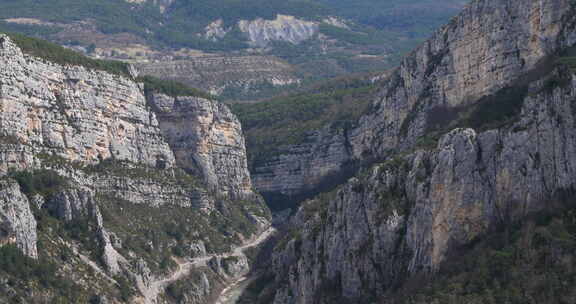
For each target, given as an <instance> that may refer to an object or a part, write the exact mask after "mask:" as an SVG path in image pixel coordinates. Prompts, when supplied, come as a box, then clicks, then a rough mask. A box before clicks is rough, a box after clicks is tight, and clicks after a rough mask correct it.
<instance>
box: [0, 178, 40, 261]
mask: <svg viewBox="0 0 576 304" xmlns="http://www.w3.org/2000/svg"><path fill="white" fill-rule="evenodd" d="M30 208H31V206H30V202H29V201H28V198H27V197H26V195H24V194H23V193H22V192H21V191H20V186H19V185H18V183H17V182H16V181H15V180H12V179H7V178H4V179H2V180H0V246H4V245H6V244H15V245H16V246H17V247H18V248H20V249H21V250H22V252H23V253H24V254H25V255H27V256H29V257H31V258H37V257H38V249H37V248H36V241H37V239H38V237H37V234H36V219H35V218H34V215H33V214H32V211H31V209H30Z"/></svg>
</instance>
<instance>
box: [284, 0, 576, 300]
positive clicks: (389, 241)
mask: <svg viewBox="0 0 576 304" xmlns="http://www.w3.org/2000/svg"><path fill="white" fill-rule="evenodd" d="M574 16H575V15H574V4H573V3H572V2H570V1H562V0H549V1H528V2H526V1H514V0H510V1H492V0H477V1H473V2H472V3H471V4H470V5H469V6H468V7H467V8H466V9H465V10H464V11H463V12H462V13H461V14H460V15H459V16H457V17H455V18H454V19H453V20H452V21H451V22H450V24H448V25H446V26H445V27H444V28H442V29H440V30H439V31H438V32H437V33H436V34H435V35H434V36H433V37H432V38H431V39H430V40H429V41H427V42H426V43H425V44H424V45H423V46H422V47H421V48H419V49H417V50H416V51H415V52H413V53H412V54H411V55H410V56H408V57H407V58H406V59H405V60H404V62H403V64H402V65H401V66H400V67H399V68H398V70H397V71H396V72H395V73H394V74H393V75H392V76H391V77H390V78H389V80H388V84H387V85H386V86H385V87H384V88H383V89H382V90H381V91H380V93H379V97H378V98H377V99H376V100H375V101H374V104H373V107H372V109H371V111H370V113H367V114H366V115H365V116H364V117H362V119H361V120H360V122H359V124H358V127H357V128H355V129H353V130H351V131H350V133H349V137H348V138H349V142H350V143H351V150H352V151H353V152H352V153H351V155H354V156H353V157H358V158H360V159H364V160H366V159H372V161H373V162H375V163H376V164H374V165H371V166H368V167H367V168H365V169H363V170H362V171H361V172H360V173H359V174H358V175H357V176H356V177H354V178H352V179H350V180H349V181H348V182H346V183H345V184H344V185H342V186H340V187H339V188H338V189H337V190H335V191H333V192H330V193H328V194H323V195H320V196H318V197H316V198H315V199H313V200H310V201H307V202H305V203H303V205H302V206H301V207H300V208H299V210H298V213H297V214H296V216H294V218H293V219H292V221H291V224H290V227H291V228H292V229H291V231H289V232H288V234H287V236H286V237H285V239H284V241H282V242H281V243H280V244H279V245H278V246H277V247H276V252H275V253H274V258H273V265H274V271H273V272H274V273H276V274H277V275H276V286H277V288H276V291H275V296H274V303H276V304H280V303H298V304H303V303H370V302H371V301H372V302H373V301H385V300H384V299H386V295H388V294H389V293H391V292H393V291H394V290H395V288H397V287H399V286H402V284H403V283H404V282H406V281H407V280H408V279H410V278H412V277H414V276H415V275H416V274H426V275H428V274H434V273H435V272H436V271H438V270H439V269H440V268H441V266H442V265H443V263H444V262H446V261H447V259H448V257H449V256H450V255H451V254H453V253H456V252H458V250H461V249H462V248H466V246H469V245H470V244H472V243H473V242H474V241H476V240H479V239H482V237H484V236H486V235H487V234H489V233H491V232H493V231H495V230H497V229H498V228H499V227H506V226H509V225H512V223H514V222H516V221H517V220H520V219H523V218H525V217H527V216H528V215H530V214H534V213H535V212H538V211H541V210H545V209H548V208H552V209H553V208H557V204H556V203H555V199H556V198H557V197H559V196H563V195H564V194H565V193H573V191H574V189H575V186H576V185H575V184H574V181H575V180H576V179H575V177H576V171H575V165H576V163H575V160H576V155H575V154H574V153H575V152H576V138H575V136H574V134H576V132H575V131H576V130H575V129H574V128H575V126H576V125H575V122H576V111H575V109H576V106H575V101H576V89H575V88H576V77H575V76H574V71H573V69H569V68H568V67H566V66H558V64H557V60H558V59H557V58H558V57H561V56H565V54H567V52H568V53H569V51H568V50H569V49H570V48H571V47H572V46H573V45H574V43H575V42H576V41H575V39H576V27H575V24H576V23H575V20H574ZM505 37H508V38H505ZM503 113H504V114H503ZM505 113H508V115H506V114H505ZM436 139H437V140H436ZM308 169H309V170H314V168H313V167H312V166H309V167H308ZM386 303H387V302H386ZM390 303H392V302H390Z"/></svg>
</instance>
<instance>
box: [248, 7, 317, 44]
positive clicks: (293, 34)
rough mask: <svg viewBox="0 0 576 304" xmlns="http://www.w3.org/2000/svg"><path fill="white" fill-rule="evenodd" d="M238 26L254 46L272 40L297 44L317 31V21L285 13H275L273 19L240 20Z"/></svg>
mask: <svg viewBox="0 0 576 304" xmlns="http://www.w3.org/2000/svg"><path fill="white" fill-rule="evenodd" d="M238 27H239V28H240V31H241V32H243V33H245V34H246V35H247V36H248V41H249V42H250V44H251V45H253V46H256V47H265V46H267V45H268V44H269V43H270V42H273V41H286V42H290V43H292V44H299V43H300V42H302V41H304V40H307V39H310V38H312V37H314V35H316V34H317V33H318V23H316V22H311V21H305V20H299V19H297V18H295V17H294V16H286V15H277V16H276V19H275V20H264V19H256V20H251V21H247V20H241V21H240V22H239V23H238Z"/></svg>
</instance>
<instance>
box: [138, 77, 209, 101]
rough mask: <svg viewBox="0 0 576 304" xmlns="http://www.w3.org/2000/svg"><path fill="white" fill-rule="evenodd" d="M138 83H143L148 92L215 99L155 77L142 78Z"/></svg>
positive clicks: (178, 83) (204, 93)
mask: <svg viewBox="0 0 576 304" xmlns="http://www.w3.org/2000/svg"><path fill="white" fill-rule="evenodd" d="M136 81H139V82H143V83H144V88H145V90H146V92H151V93H152V92H153V93H162V94H166V95H168V96H172V97H178V96H193V97H201V98H205V99H214V96H212V95H210V94H208V93H206V92H204V91H201V90H198V89H194V88H190V87H188V86H186V85H185V84H182V83H180V82H177V81H174V80H165V79H160V78H156V77H153V76H141V77H138V78H137V79H136Z"/></svg>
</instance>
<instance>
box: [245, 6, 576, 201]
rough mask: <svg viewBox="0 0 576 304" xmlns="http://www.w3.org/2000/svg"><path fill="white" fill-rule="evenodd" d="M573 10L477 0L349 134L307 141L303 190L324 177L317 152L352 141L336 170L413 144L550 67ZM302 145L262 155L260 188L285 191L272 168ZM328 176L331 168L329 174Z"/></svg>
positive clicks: (571, 39) (389, 84)
mask: <svg viewBox="0 0 576 304" xmlns="http://www.w3.org/2000/svg"><path fill="white" fill-rule="evenodd" d="M574 16H575V14H574V7H573V4H571V2H570V1H567V0H546V1H537V2H534V1H532V2H529V3H527V2H525V1H492V0H478V1H473V2H472V3H471V4H469V5H468V6H467V7H466V8H465V9H464V11H463V12H462V13H461V14H459V15H458V16H456V17H454V18H453V19H452V20H451V21H450V23H449V24H447V25H446V26H444V27H442V28H441V29H440V30H438V31H437V32H436V33H435V34H434V35H433V36H432V37H431V38H430V39H429V40H428V41H426V42H425V43H424V44H423V45H422V46H420V47H419V48H418V49H416V50H415V51H414V52H412V53H411V54H410V55H409V56H407V57H406V58H405V59H404V60H403V62H402V64H401V65H400V67H398V68H397V69H396V70H395V71H394V72H393V73H392V74H391V75H390V76H388V77H387V80H386V81H384V85H383V86H382V88H381V90H379V92H378V93H377V94H376V96H375V97H374V102H373V105H372V107H371V108H370V109H369V111H368V112H367V113H366V114H365V115H363V116H362V117H361V119H360V120H359V122H358V125H357V126H356V127H354V128H351V129H350V130H349V131H348V132H347V136H346V137H343V136H341V134H338V133H330V132H325V135H324V136H322V137H319V138H317V139H316V140H315V142H314V143H307V145H309V146H314V147H316V148H315V149H314V150H305V151H302V152H303V153H302V154H299V155H298V159H299V160H301V161H300V164H299V166H300V167H301V168H303V170H301V171H300V172H295V173H296V174H295V176H292V177H291V178H292V179H295V180H302V181H304V182H303V184H306V185H308V187H307V189H303V191H308V189H309V188H314V187H319V186H320V185H319V182H318V181H321V180H322V179H323V178H322V176H321V175H322V174H318V173H319V172H323V168H325V167H326V166H327V165H326V164H325V163H321V165H318V164H319V162H317V161H316V160H315V154H316V153H317V152H316V151H325V150H328V149H330V148H331V147H334V146H335V145H339V146H344V145H348V146H349V147H348V151H349V153H347V154H346V153H340V155H339V156H338V157H333V159H334V161H336V163H333V164H330V167H333V168H337V167H339V166H343V165H344V164H345V163H350V162H354V161H360V162H366V161H370V160H372V159H385V158H386V157H389V156H390V155H392V154H393V153H395V152H397V151H399V150H409V149H411V148H412V147H413V146H414V145H415V144H416V143H417V142H418V140H419V139H421V138H422V136H423V135H424V134H425V133H426V132H428V131H430V130H431V129H434V127H435V126H436V125H437V124H439V123H440V124H441V123H444V122H446V121H448V120H450V119H451V116H450V115H451V114H450V113H452V112H455V111H459V110H460V109H462V108H465V107H467V106H470V105H473V104H475V103H476V102H477V101H478V100H480V99H481V98H482V97H484V96H489V95H492V94H495V93H496V92H498V91H499V90H501V89H503V88H506V87H510V86H516V85H524V84H525V83H527V82H530V81H533V80H536V79H537V78H538V77H540V76H542V75H543V74H545V73H547V72H549V68H550V67H551V66H552V64H551V62H549V61H546V60H547V58H549V57H550V56H554V55H556V54H558V53H559V52H560V51H561V50H563V49H565V48H567V47H570V46H572V45H573V44H574V43H576V31H575V30H574V28H575V26H574V22H575V18H574ZM508 37H514V39H509V38H508ZM521 76H522V77H521ZM343 140H345V141H343ZM336 142H340V143H339V144H335V143H336ZM297 149H298V147H293V148H288V149H286V151H288V152H287V153H285V154H283V155H280V156H274V157H271V158H269V159H262V160H261V161H260V163H259V164H258V165H257V166H256V167H255V168H254V170H253V172H254V174H253V179H254V180H255V181H258V182H257V183H256V185H257V186H256V189H258V190H260V191H267V189H279V190H274V191H276V193H281V194H284V193H282V191H283V190H282V185H283V184H282V182H280V181H279V179H275V178H274V176H273V175H272V176H271V172H279V171H282V168H283V167H286V166H288V163H286V162H282V161H278V160H282V159H289V158H290V157H291V154H292V153H291V152H290V151H293V150H297ZM308 151H311V152H308ZM272 174H273V173H272ZM329 174H333V172H326V173H325V174H324V176H325V177H326V176H328V175H329ZM308 176H314V178H313V179H311V178H308ZM260 181H265V182H263V183H261V182H260ZM290 192H292V193H295V192H296V193H297V192H298V189H293V190H291V191H290Z"/></svg>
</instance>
